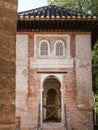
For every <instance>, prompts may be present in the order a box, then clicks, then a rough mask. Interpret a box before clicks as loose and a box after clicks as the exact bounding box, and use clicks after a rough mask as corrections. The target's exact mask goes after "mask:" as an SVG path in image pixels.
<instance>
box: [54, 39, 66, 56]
mask: <svg viewBox="0 0 98 130" xmlns="http://www.w3.org/2000/svg"><path fill="white" fill-rule="evenodd" d="M64 51H65V48H64V42H63V41H61V40H58V41H56V42H55V56H64Z"/></svg>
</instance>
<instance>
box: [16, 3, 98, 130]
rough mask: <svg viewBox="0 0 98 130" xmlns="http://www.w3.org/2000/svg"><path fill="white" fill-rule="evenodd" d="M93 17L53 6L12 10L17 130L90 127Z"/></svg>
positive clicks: (87, 128)
mask: <svg viewBox="0 0 98 130" xmlns="http://www.w3.org/2000/svg"><path fill="white" fill-rule="evenodd" d="M97 22H98V18H97V17H96V16H91V15H86V14H82V13H79V12H74V11H71V10H67V9H64V8H61V7H57V6H55V5H49V6H45V7H40V8H37V9H33V10H29V11H24V12H21V13H18V24H17V41H16V115H17V116H19V117H20V122H21V124H20V127H21V130H31V129H37V128H39V129H40V130H60V129H62V130H73V129H74V130H93V111H92V73H91V31H92V30H93V29H94V28H95V27H96V24H97ZM92 25H93V26H92Z"/></svg>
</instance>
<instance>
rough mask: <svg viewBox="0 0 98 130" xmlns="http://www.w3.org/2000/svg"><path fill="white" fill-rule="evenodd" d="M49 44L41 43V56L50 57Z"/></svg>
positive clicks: (44, 41)
mask: <svg viewBox="0 0 98 130" xmlns="http://www.w3.org/2000/svg"><path fill="white" fill-rule="evenodd" d="M49 50H50V48H49V43H48V42H47V41H46V40H43V41H41V43H40V48H39V52H40V56H49Z"/></svg>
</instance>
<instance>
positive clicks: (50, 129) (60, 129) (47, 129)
mask: <svg viewBox="0 0 98 130" xmlns="http://www.w3.org/2000/svg"><path fill="white" fill-rule="evenodd" d="M40 130H66V129H65V128H41V129H40Z"/></svg>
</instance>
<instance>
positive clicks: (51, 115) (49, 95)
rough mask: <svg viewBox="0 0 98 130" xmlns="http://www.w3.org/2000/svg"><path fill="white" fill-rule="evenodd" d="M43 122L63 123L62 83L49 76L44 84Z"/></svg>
mask: <svg viewBox="0 0 98 130" xmlns="http://www.w3.org/2000/svg"><path fill="white" fill-rule="evenodd" d="M43 88H44V91H43V122H52V123H55V122H61V91H60V89H61V83H60V82H59V80H58V79H57V78H56V77H54V76H49V77H48V78H46V79H45V81H44V83H43Z"/></svg>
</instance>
